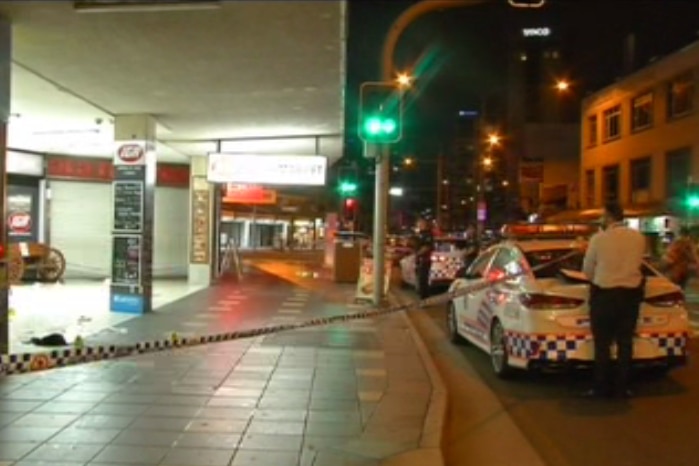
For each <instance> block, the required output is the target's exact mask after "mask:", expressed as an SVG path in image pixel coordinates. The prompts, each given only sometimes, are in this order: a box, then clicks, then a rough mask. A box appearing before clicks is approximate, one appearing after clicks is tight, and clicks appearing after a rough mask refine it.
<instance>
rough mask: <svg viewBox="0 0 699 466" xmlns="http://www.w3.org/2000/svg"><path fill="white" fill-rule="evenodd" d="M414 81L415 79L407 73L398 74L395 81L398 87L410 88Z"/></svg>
mask: <svg viewBox="0 0 699 466" xmlns="http://www.w3.org/2000/svg"><path fill="white" fill-rule="evenodd" d="M414 79H415V78H413V77H412V76H410V75H409V74H407V73H399V74H398V76H397V77H396V81H398V85H399V86H400V87H410V85H411V84H412V82H413V80H414Z"/></svg>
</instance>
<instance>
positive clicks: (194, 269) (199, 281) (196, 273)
mask: <svg viewBox="0 0 699 466" xmlns="http://www.w3.org/2000/svg"><path fill="white" fill-rule="evenodd" d="M207 170H208V160H207V158H206V157H193V158H192V163H191V167H190V171H191V177H192V179H191V180H190V183H189V201H190V212H189V225H190V229H189V270H188V273H187V277H188V281H189V284H190V285H196V286H209V285H211V279H212V270H213V267H212V264H215V263H216V262H217V260H216V257H217V256H218V251H216V250H215V245H214V243H215V242H214V241H212V239H213V232H214V230H215V229H214V222H215V221H216V222H218V219H215V218H214V217H215V215H214V209H215V202H214V192H215V190H214V187H213V185H212V184H210V183H209V182H208V180H207Z"/></svg>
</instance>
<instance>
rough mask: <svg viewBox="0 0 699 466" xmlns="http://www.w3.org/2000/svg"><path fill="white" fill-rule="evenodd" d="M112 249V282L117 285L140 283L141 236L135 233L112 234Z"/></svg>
mask: <svg viewBox="0 0 699 466" xmlns="http://www.w3.org/2000/svg"><path fill="white" fill-rule="evenodd" d="M113 241H114V243H113V249H112V256H113V259H112V283H113V284H119V285H140V284H141V259H142V248H141V237H140V236H136V235H120V236H114V238H113Z"/></svg>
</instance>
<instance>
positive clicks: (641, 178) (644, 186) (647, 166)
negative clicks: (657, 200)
mask: <svg viewBox="0 0 699 466" xmlns="http://www.w3.org/2000/svg"><path fill="white" fill-rule="evenodd" d="M650 181H651V159H650V157H645V158H642V159H637V160H633V161H631V202H633V203H634V204H637V203H638V204H643V203H645V202H648V201H650Z"/></svg>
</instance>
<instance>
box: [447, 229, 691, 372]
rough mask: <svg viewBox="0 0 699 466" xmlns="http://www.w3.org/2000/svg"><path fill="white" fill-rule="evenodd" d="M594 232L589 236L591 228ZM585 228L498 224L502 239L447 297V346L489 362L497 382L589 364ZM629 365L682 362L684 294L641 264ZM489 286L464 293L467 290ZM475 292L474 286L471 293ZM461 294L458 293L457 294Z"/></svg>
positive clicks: (662, 365) (669, 365)
mask: <svg viewBox="0 0 699 466" xmlns="http://www.w3.org/2000/svg"><path fill="white" fill-rule="evenodd" d="M593 228H594V229H593ZM595 230H596V227H592V226H588V225H506V226H505V227H503V234H504V235H505V236H506V238H507V239H505V240H504V241H502V242H501V243H499V244H497V245H495V246H492V247H490V248H489V249H487V250H486V251H484V252H483V253H481V254H480V255H479V256H478V257H477V258H476V259H475V260H474V261H473V263H472V264H471V265H470V266H469V267H468V269H466V270H465V271H462V272H461V273H460V274H459V275H460V277H459V278H457V279H456V280H455V281H454V282H453V283H452V285H451V287H450V289H449V291H450V292H454V293H455V295H454V297H453V298H452V300H451V301H450V302H449V303H448V312H447V328H448V331H449V335H450V338H451V340H452V342H454V343H458V342H463V341H467V342H469V343H471V344H473V345H475V346H477V347H479V348H480V349H482V350H484V351H485V352H486V353H488V354H489V355H490V359H491V363H492V364H491V365H492V368H493V370H494V372H495V373H496V374H497V375H499V376H500V377H506V376H508V375H510V374H511V372H512V370H513V369H515V368H519V369H534V370H535V369H544V368H553V367H575V366H578V365H588V364H590V363H591V362H592V361H593V341H592V334H591V331H590V320H589V311H588V303H587V298H588V291H589V284H588V281H587V279H586V277H585V276H584V274H582V272H580V270H581V268H582V261H583V258H584V245H585V239H584V238H587V237H589V236H591V235H592V234H593V233H594V231H595ZM643 273H644V275H645V277H646V289H645V299H644V301H643V304H642V306H641V313H640V316H639V320H638V325H637V330H636V337H635V339H634V362H635V363H645V364H649V365H651V364H652V365H656V366H658V367H660V368H661V369H668V368H672V367H675V366H677V365H682V364H684V363H685V362H686V358H687V340H688V337H689V332H690V323H689V317H688V313H687V310H686V308H685V306H684V295H683V293H682V291H681V289H680V288H679V287H677V286H676V285H674V284H673V283H672V282H670V281H669V280H668V279H667V278H665V277H664V276H663V275H662V274H661V273H659V272H658V271H657V270H656V269H654V268H653V267H652V266H651V265H649V264H644V265H643ZM490 281H493V282H495V284H493V285H492V286H488V287H482V286H481V287H480V288H479V289H475V290H474V291H472V292H467V291H468V290H467V288H466V287H469V286H472V285H479V284H481V285H482V284H484V283H487V282H490ZM475 288H477V287H475ZM460 289H462V291H461V293H459V290H460Z"/></svg>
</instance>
